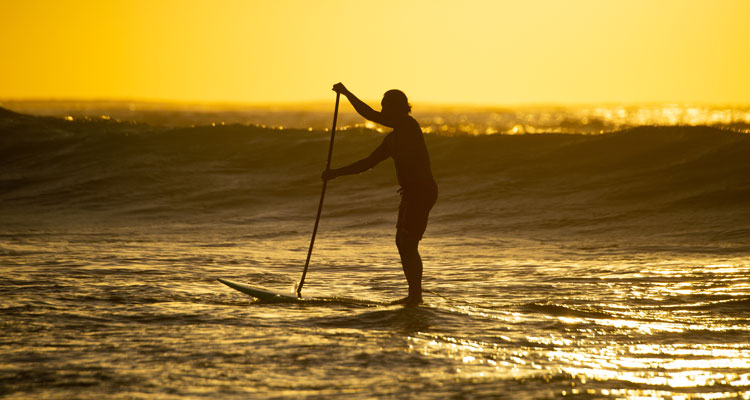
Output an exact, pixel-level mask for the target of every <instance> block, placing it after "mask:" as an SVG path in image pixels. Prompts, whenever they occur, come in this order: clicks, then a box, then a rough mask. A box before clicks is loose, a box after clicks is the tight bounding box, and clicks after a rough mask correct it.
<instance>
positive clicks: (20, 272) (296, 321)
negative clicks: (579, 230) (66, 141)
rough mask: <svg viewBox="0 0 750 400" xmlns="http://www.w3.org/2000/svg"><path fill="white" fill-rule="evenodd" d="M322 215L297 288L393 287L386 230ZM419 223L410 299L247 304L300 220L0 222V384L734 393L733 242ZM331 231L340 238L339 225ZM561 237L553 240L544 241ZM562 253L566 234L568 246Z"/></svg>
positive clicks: (747, 329) (213, 392) (106, 390)
mask: <svg viewBox="0 0 750 400" xmlns="http://www.w3.org/2000/svg"><path fill="white" fill-rule="evenodd" d="M367 239H368V240H369V241H370V242H367V241H366V240H365V238H359V239H357V238H352V237H337V235H335V234H329V235H323V237H322V238H321V239H320V240H319V247H318V250H317V252H316V253H315V256H314V262H313V265H312V266H311V271H310V274H309V275H308V280H307V285H306V289H305V295H307V296H337V295H338V296H341V295H343V296H346V297H356V298H361V299H370V300H376V301H387V300H393V299H395V298H397V297H398V296H402V295H403V294H404V292H405V289H406V288H405V283H404V282H403V278H402V276H401V272H400V268H399V265H398V264H397V258H396V254H395V249H393V248H392V245H391V240H390V238H389V237H388V236H386V235H382V236H380V237H374V238H373V237H369V238H367ZM471 241H472V239H470V238H464V243H461V244H460V245H457V244H456V243H454V242H453V241H452V240H450V239H449V238H445V237H439V236H438V237H432V238H427V239H425V241H424V244H423V246H422V252H423V253H424V259H425V264H426V271H425V287H426V288H428V289H429V290H430V293H427V295H426V298H425V299H426V302H425V304H424V305H423V306H421V307H418V308H404V307H402V306H375V307H368V306H362V305H353V304H347V303H330V304H322V303H310V304H305V303H302V304H264V303H257V302H255V301H253V299H252V298H251V297H249V296H246V295H244V294H242V293H240V292H236V291H234V290H232V289H230V288H228V287H225V286H223V285H221V284H220V283H218V282H217V281H216V280H215V278H217V277H225V278H231V279H235V280H239V281H243V282H248V283H253V284H258V285H262V286H266V287H269V288H275V289H277V290H282V291H289V290H291V287H292V286H293V284H294V281H295V280H296V279H298V278H299V273H300V272H301V266H302V262H301V260H303V259H304V256H305V252H306V243H305V238H304V237H303V236H302V235H300V236H299V237H287V238H272V239H262V240H258V239H256V240H253V241H249V240H248V239H247V238H246V237H243V236H242V235H241V234H240V230H239V229H235V230H234V231H233V232H232V230H229V231H228V230H227V229H214V230H212V229H210V228H209V227H205V226H202V227H189V226H172V227H160V228H151V229H144V228H143V227H141V228H140V229H139V230H136V229H135V228H133V227H129V228H106V229H104V228H100V229H93V230H91V228H88V229H83V228H81V229H79V230H75V229H71V230H68V231H65V232H62V231H55V230H29V231H16V232H6V233H5V234H4V235H3V237H2V242H0V243H2V245H1V247H0V250H1V251H2V254H3V266H2V269H3V271H2V278H0V279H1V280H2V284H1V285H0V287H1V288H2V297H1V299H2V300H0V305H1V306H2V313H3V319H2V334H1V335H0V338H1V340H2V342H1V343H0V346H1V347H0V352H2V354H3V358H4V361H3V363H2V369H1V370H0V390H2V392H1V393H2V394H3V395H5V396H6V397H7V398H28V397H53V398H99V397H102V396H105V397H108V398H173V397H196V398H198V397H215V396H221V397H226V398H282V397H294V398H299V397H303V398H304V397H309V398H330V397H338V398H354V399H356V398H362V399H365V398H373V397H391V398H498V397H499V398H503V397H506V398H529V399H531V398H553V397H561V396H570V395H576V396H582V397H590V398H706V399H708V398H733V397H734V398H748V397H750V342H749V341H748V338H749V337H750V300H749V299H750V265H748V264H747V262H746V260H744V259H743V258H742V257H739V258H738V257H734V256H732V257H725V258H721V259H717V258H716V257H713V258H712V257H705V256H704V255H692V256H686V255H682V256H678V255H675V254H671V255H666V256H665V255H664V254H649V253H629V256H628V257H622V256H621V255H617V254H615V255H609V256H607V255H606V254H598V256H597V257H588V256H586V255H585V254H584V253H582V252H580V249H577V248H576V246H575V245H574V244H567V245H560V244H557V245H549V244H544V243H535V242H532V241H528V242H525V243H519V242H516V241H512V240H507V241H504V242H492V243H490V242H488V241H486V240H485V241H483V240H480V239H475V240H474V245H473V246H470V242H471ZM342 243H343V244H342ZM563 253H567V254H566V255H565V256H561V255H560V254H563ZM576 253H577V254H576Z"/></svg>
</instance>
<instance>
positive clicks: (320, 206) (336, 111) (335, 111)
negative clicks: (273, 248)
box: [297, 92, 341, 297]
mask: <svg viewBox="0 0 750 400" xmlns="http://www.w3.org/2000/svg"><path fill="white" fill-rule="evenodd" d="M340 97H341V93H339V92H336V107H335V108H334V109H333V127H331V143H330V144H329V145H328V161H326V169H329V168H331V157H332V156H333V138H334V137H335V135H336V119H337V118H338V115H339V98H340ZM327 183H328V181H326V180H324V181H323V190H321V191H320V202H319V203H318V215H317V216H316V217H315V226H314V227H313V231H312V238H311V239H310V248H309V249H308V250H307V260H306V261H305V269H304V270H302V278H300V280H299V284H297V297H302V285H304V284H305V276H306V275H307V268H308V267H309V266H310V257H312V251H313V246H314V245H315V235H316V234H317V233H318V223H320V213H321V212H322V211H323V200H324V199H325V197H326V184H327Z"/></svg>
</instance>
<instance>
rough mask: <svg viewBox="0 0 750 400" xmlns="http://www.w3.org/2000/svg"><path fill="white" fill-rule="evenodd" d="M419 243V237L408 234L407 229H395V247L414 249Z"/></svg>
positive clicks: (403, 249) (405, 249)
mask: <svg viewBox="0 0 750 400" xmlns="http://www.w3.org/2000/svg"><path fill="white" fill-rule="evenodd" d="M418 245H419V239H418V238H416V237H414V235H410V234H409V232H408V231H407V230H404V229H398V230H397V231H396V247H398V249H399V251H408V250H416V249H417V246H418Z"/></svg>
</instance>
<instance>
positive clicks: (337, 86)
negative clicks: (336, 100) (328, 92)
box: [333, 82, 349, 96]
mask: <svg viewBox="0 0 750 400" xmlns="http://www.w3.org/2000/svg"><path fill="white" fill-rule="evenodd" d="M333 91H334V92H336V93H341V94H343V95H344V96H346V95H348V94H349V90H348V89H347V88H346V86H344V84H343V83H341V82H339V83H337V84H335V85H333Z"/></svg>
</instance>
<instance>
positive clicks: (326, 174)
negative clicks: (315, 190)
mask: <svg viewBox="0 0 750 400" xmlns="http://www.w3.org/2000/svg"><path fill="white" fill-rule="evenodd" d="M338 176H339V174H337V173H336V172H335V170H333V169H327V170H325V171H323V173H322V174H321V175H320V179H322V180H324V181H329V180H331V179H334V178H336V177H338Z"/></svg>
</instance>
